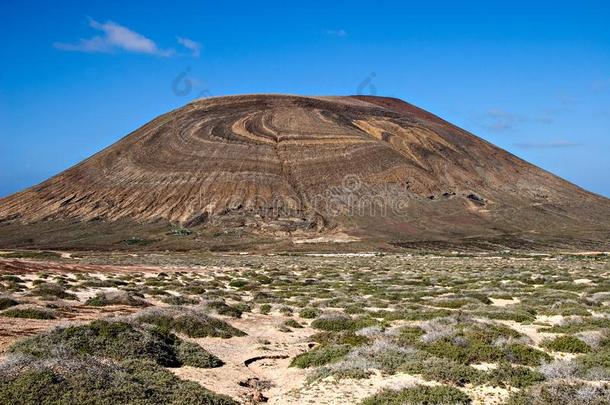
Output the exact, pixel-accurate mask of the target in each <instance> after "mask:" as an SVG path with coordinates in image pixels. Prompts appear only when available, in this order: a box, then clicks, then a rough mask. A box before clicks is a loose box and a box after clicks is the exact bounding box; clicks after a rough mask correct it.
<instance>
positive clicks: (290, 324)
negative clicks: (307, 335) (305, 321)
mask: <svg viewBox="0 0 610 405" xmlns="http://www.w3.org/2000/svg"><path fill="white" fill-rule="evenodd" d="M284 325H285V326H288V327H289V328H302V327H303V325H301V324H300V323H298V322H297V321H296V320H294V319H288V320H287V321H286V322H284Z"/></svg>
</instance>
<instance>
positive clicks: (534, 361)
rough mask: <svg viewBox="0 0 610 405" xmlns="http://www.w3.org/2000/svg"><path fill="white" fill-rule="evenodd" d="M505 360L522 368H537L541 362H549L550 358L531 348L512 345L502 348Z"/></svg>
mask: <svg viewBox="0 0 610 405" xmlns="http://www.w3.org/2000/svg"><path fill="white" fill-rule="evenodd" d="M504 353H505V359H506V360H508V361H510V362H511V363H516V364H522V365H524V366H539V365H540V364H541V363H542V362H543V361H545V362H549V361H551V356H549V355H548V354H546V353H545V352H543V351H540V350H538V349H535V348H533V347H530V346H527V345H524V344H520V343H512V344H509V345H507V346H506V347H505V348H504Z"/></svg>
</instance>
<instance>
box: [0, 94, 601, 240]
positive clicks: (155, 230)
mask: <svg viewBox="0 0 610 405" xmlns="http://www.w3.org/2000/svg"><path fill="white" fill-rule="evenodd" d="M176 227H187V228H189V229H191V230H192V231H193V232H192V233H191V234H189V235H181V236H177V235H173V234H168V231H171V230H172V229H175V228H176ZM170 233H171V232H170ZM609 240H610V200H608V199H606V198H604V197H601V196H598V195H594V194H592V193H589V192H587V191H585V190H583V189H580V188H578V187H577V186H575V185H573V184H571V183H568V182H566V181H564V180H562V179H560V178H558V177H556V176H554V175H552V174H550V173H548V172H546V171H544V170H541V169H539V168H537V167H535V166H533V165H531V164H529V163H527V162H525V161H523V160H521V159H519V158H517V157H515V156H513V155H511V154H510V153H508V152H506V151H504V150H502V149H499V148H497V147H495V146H493V145H491V144H489V143H488V142H485V141H483V140H482V139H480V138H477V137H476V136H474V135H472V134H470V133H468V132H466V131H464V130H462V129H460V128H457V127H455V126H453V125H451V124H449V123H447V122H445V121H443V120H442V119H440V118H438V117H436V116H434V115H432V114H430V113H428V112H426V111H423V110H421V109H419V108H417V107H414V106H412V105H410V104H407V103H405V102H403V101H401V100H397V99H391V98H382V97H369V96H357V97H297V96H282V95H249V96H231V97H219V98H210V99H205V100H199V101H195V102H193V103H190V104H188V105H186V106H185V107H183V108H180V109H177V110H175V111H172V112H170V113H168V114H165V115H162V116H160V117H158V118H156V119H154V120H153V121H151V122H150V123H148V124H146V125H145V126H143V127H142V128H140V129H138V130H137V131H135V132H133V133H131V134H129V135H128V136H127V137H125V138H123V139H121V140H120V141H119V142H117V143H116V144H114V145H112V146H111V147H109V148H107V149H105V150H103V151H101V152H100V153H98V154H96V155H94V156H92V157H91V158H89V159H87V160H85V161H83V162H81V163H80V164H78V165H76V166H74V167H72V168H70V169H68V170H66V171H65V172H63V173H61V174H59V175H57V176H55V177H53V178H51V179H49V180H47V181H45V182H43V183H42V184H40V185H37V186H34V187H32V188H30V189H27V190H25V191H22V192H20V193H17V194H14V195H12V196H9V197H6V198H3V199H1V200H0V246H1V247H7V248H14V247H47V248H48V247H55V248H109V249H116V248H138V249H141V248H144V247H146V248H150V249H195V248H198V249H199V248H210V249H212V250H214V249H227V250H240V249H251V248H253V247H255V246H256V247H261V246H262V247H263V248H266V249H268V250H281V249H297V250H307V249H316V250H319V249H320V248H321V246H322V247H323V246H332V249H333V250H341V249H345V250H348V249H363V248H372V247H374V248H391V247H405V246H406V247H411V246H416V247H417V246H423V247H426V248H429V245H430V244H433V245H434V244H438V243H442V244H443V245H442V246H447V247H450V246H451V247H453V246H474V247H477V248H479V247H482V248H485V247H493V248H498V247H504V246H506V247H511V248H528V247H540V246H544V247H549V246H551V247H552V246H555V247H556V246H572V247H581V248H587V249H593V248H604V249H605V250H607V249H606V248H607V247H608V246H609V243H608V241H609ZM293 242H294V244H293ZM308 242H311V243H308ZM338 242H345V243H341V244H339V243H338ZM347 242H349V243H347Z"/></svg>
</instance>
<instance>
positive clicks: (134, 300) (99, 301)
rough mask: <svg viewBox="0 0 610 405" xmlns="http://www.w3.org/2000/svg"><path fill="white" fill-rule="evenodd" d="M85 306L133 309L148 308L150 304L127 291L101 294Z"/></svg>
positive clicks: (92, 298)
mask: <svg viewBox="0 0 610 405" xmlns="http://www.w3.org/2000/svg"><path fill="white" fill-rule="evenodd" d="M85 305H89V306H92V307H105V306H107V305H128V306H131V307H146V306H149V305H150V304H149V303H148V302H146V301H144V300H143V299H141V298H138V297H136V296H134V295H133V294H130V293H128V292H125V291H112V292H99V293H97V294H96V295H95V296H94V297H91V298H89V299H88V300H87V301H85Z"/></svg>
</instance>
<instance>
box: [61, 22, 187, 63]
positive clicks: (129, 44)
mask: <svg viewBox="0 0 610 405" xmlns="http://www.w3.org/2000/svg"><path fill="white" fill-rule="evenodd" d="M89 26H90V27H91V28H93V29H94V30H97V31H100V32H102V34H101V35H96V36H94V37H91V38H86V39H80V40H79V41H78V42H77V43H63V42H56V43H54V44H53V46H55V48H57V49H60V50H62V51H72V52H90V53H95V52H104V53H113V52H117V51H123V52H132V53H143V54H149V55H157V56H166V57H167V56H172V55H173V54H174V53H175V51H174V50H173V49H161V48H159V46H157V44H156V43H155V42H154V41H153V40H151V39H149V38H147V37H145V36H144V35H142V34H139V33H137V32H135V31H133V30H131V29H129V28H127V27H125V26H122V25H120V24H117V23H115V22H113V21H107V22H105V23H100V22H97V21H95V20H93V19H91V18H90V19H89Z"/></svg>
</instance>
